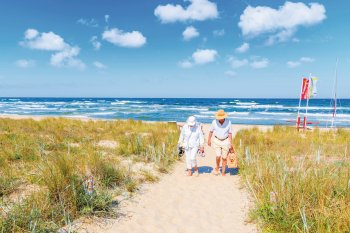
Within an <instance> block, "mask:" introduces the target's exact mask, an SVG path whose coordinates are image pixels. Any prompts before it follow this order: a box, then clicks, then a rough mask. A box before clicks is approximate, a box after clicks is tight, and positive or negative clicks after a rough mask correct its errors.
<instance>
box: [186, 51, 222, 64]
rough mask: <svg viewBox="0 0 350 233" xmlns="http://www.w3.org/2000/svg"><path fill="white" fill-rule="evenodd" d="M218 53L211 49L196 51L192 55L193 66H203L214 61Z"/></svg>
mask: <svg viewBox="0 0 350 233" xmlns="http://www.w3.org/2000/svg"><path fill="white" fill-rule="evenodd" d="M217 55H218V52H217V51H216V50H213V49H198V50H197V51H196V52H194V53H193V54H192V58H193V61H194V63H195V64H205V63H209V62H213V61H215V58H216V56H217Z"/></svg>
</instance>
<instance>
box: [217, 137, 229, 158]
mask: <svg viewBox="0 0 350 233" xmlns="http://www.w3.org/2000/svg"><path fill="white" fill-rule="evenodd" d="M230 147H231V143H230V139H229V138H226V139H225V140H223V141H221V140H219V139H217V138H216V137H214V140H213V149H214V150H215V154H216V156H217V157H222V158H223V159H226V158H227V155H228V152H229V150H230Z"/></svg>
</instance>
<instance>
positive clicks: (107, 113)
mask: <svg viewBox="0 0 350 233" xmlns="http://www.w3.org/2000/svg"><path fill="white" fill-rule="evenodd" d="M115 113H116V112H94V113H89V115H93V116H103V115H113V114H115Z"/></svg>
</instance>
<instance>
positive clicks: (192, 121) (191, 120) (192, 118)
mask: <svg viewBox="0 0 350 233" xmlns="http://www.w3.org/2000/svg"><path fill="white" fill-rule="evenodd" d="M186 122H187V125H189V126H194V125H195V124H196V117H195V116H190V117H189V118H188V119H187V121H186Z"/></svg>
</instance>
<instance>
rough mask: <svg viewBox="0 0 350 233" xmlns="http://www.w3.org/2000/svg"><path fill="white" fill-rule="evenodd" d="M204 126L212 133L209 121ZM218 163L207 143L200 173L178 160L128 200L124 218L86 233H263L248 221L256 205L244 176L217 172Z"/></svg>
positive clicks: (122, 205)
mask: <svg viewBox="0 0 350 233" xmlns="http://www.w3.org/2000/svg"><path fill="white" fill-rule="evenodd" d="M204 130H205V132H206V136H207V131H208V126H207V125H206V126H205V127H204ZM235 130H236V131H237V129H235ZM214 161H215V155H214V151H213V150H212V149H211V148H208V147H207V146H206V157H204V158H202V157H198V163H199V167H200V175H199V177H187V176H185V165H184V163H183V162H181V163H178V164H177V165H176V166H175V169H174V171H173V172H172V173H171V174H169V175H166V176H164V177H162V179H161V181H160V182H159V183H157V184H153V185H148V186H146V188H144V189H143V191H142V195H136V197H135V198H133V199H132V200H130V201H125V202H122V203H121V205H120V210H119V212H121V213H122V215H124V217H121V218H119V219H117V220H115V221H114V222H112V223H111V224H109V226H108V227H107V229H106V228H104V229H103V230H101V229H93V228H95V227H96V225H95V226H94V227H88V230H84V231H82V232H108V233H112V232H113V233H114V232H128V233H143V232H146V233H158V232H159V233H165V232H166V233H172V232H174V233H187V232H188V233H206V232H208V233H225V232H230V233H232V232H257V229H256V226H255V225H253V224H247V223H246V219H247V212H248V209H249V205H250V203H249V201H248V197H247V193H246V191H245V190H244V189H241V188H240V183H239V179H240V177H239V176H237V175H230V176H226V177H221V176H214V175H212V174H211V173H210V172H211V170H212V167H213V166H214ZM231 173H234V172H233V171H231Z"/></svg>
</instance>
